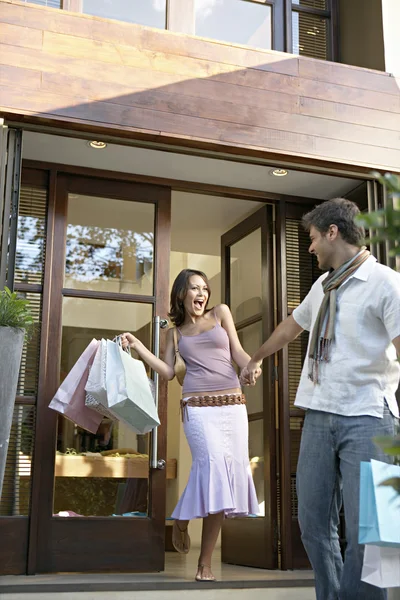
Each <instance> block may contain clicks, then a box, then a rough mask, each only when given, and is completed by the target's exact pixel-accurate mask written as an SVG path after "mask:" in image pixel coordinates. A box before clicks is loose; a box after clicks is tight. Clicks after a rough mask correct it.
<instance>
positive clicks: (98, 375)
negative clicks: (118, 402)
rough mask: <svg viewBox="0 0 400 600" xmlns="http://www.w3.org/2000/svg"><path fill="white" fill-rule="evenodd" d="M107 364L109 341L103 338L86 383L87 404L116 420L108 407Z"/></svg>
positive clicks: (104, 415) (108, 417)
mask: <svg viewBox="0 0 400 600" xmlns="http://www.w3.org/2000/svg"><path fill="white" fill-rule="evenodd" d="M106 364H107V341H106V340H104V339H102V340H100V344H99V347H98V349H97V352H96V355H95V357H94V361H93V364H92V366H91V368H90V371H89V377H88V380H87V383H86V385H85V392H86V396H85V405H86V406H88V407H89V408H91V409H92V410H95V411H96V412H98V413H100V414H101V415H103V417H106V418H107V419H111V420H112V421H115V420H116V417H115V415H113V413H112V412H111V411H110V410H108V408H107V386H106Z"/></svg>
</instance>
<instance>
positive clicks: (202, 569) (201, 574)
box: [195, 563, 216, 581]
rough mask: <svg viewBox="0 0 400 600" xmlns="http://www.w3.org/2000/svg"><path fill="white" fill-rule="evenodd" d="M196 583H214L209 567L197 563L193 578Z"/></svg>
mask: <svg viewBox="0 0 400 600" xmlns="http://www.w3.org/2000/svg"><path fill="white" fill-rule="evenodd" d="M195 580H196V581H216V579H215V577H214V575H213V574H212V572H211V567H210V566H209V565H203V564H202V563H199V564H198V565H197V573H196V577H195Z"/></svg>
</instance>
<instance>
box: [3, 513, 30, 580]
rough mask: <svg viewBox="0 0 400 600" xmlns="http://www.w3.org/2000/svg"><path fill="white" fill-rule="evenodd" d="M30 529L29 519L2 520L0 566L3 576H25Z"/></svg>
mask: <svg viewBox="0 0 400 600" xmlns="http://www.w3.org/2000/svg"><path fill="white" fill-rule="evenodd" d="M28 529H29V518H28V517H3V518H0V539H1V544H0V565H1V574H2V575H24V574H25V572H26V555H27V552H28Z"/></svg>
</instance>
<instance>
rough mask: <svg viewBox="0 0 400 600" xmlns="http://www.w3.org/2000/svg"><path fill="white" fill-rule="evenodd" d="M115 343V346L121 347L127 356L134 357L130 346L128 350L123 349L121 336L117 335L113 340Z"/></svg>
mask: <svg viewBox="0 0 400 600" xmlns="http://www.w3.org/2000/svg"><path fill="white" fill-rule="evenodd" d="M113 342H114V343H115V344H117V346H119V347H120V348H121V350H123V351H124V352H126V353H127V354H129V356H132V354H131V348H130V346H127V347H126V348H123V347H122V340H121V336H120V335H116V336H115V338H114V339H113Z"/></svg>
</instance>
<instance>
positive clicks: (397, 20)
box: [382, 0, 400, 75]
mask: <svg viewBox="0 0 400 600" xmlns="http://www.w3.org/2000/svg"><path fill="white" fill-rule="evenodd" d="M382 17H383V37H384V49H385V65H386V71H389V73H394V74H395V75H400V59H399V56H400V39H399V26H400V3H399V1H398V0H382Z"/></svg>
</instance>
